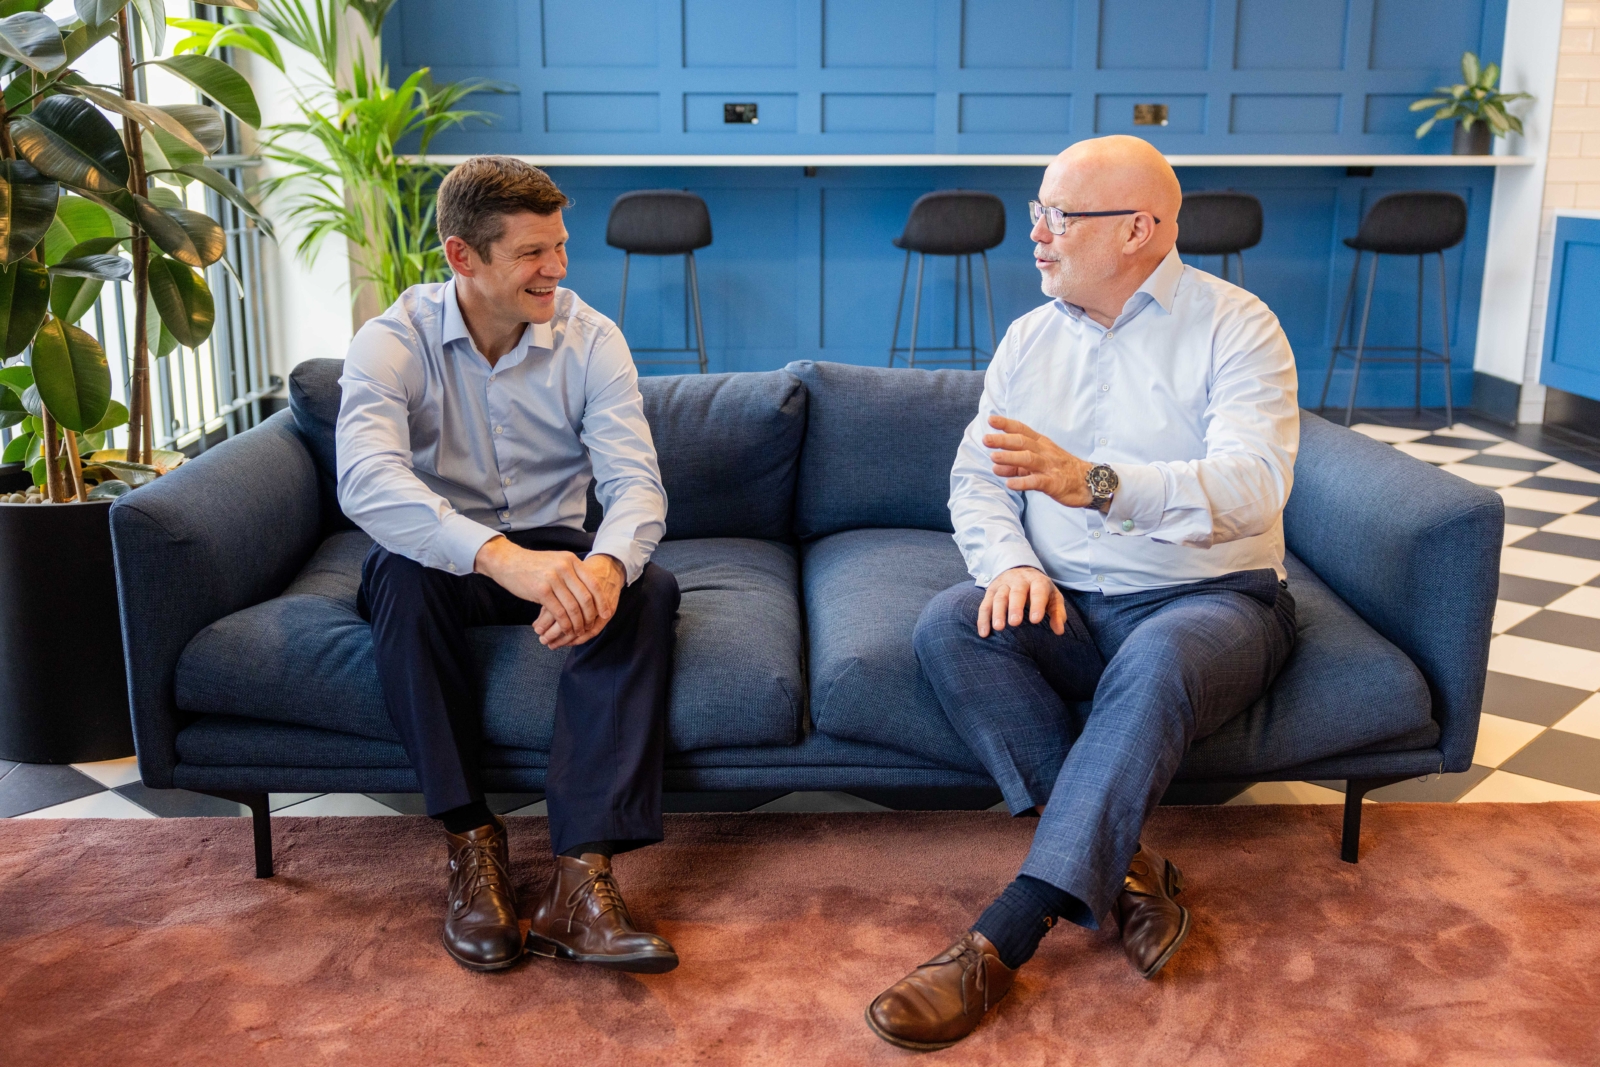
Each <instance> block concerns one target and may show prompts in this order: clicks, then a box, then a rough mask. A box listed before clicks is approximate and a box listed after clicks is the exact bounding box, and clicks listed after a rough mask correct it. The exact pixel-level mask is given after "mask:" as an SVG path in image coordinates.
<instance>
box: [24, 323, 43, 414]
mask: <svg viewBox="0 0 1600 1067" xmlns="http://www.w3.org/2000/svg"><path fill="white" fill-rule="evenodd" d="M34 340H36V341H37V340H38V338H37V337H35V338H34ZM22 406H23V407H25V408H27V409H28V414H29V415H32V416H33V418H32V420H30V421H32V422H34V423H37V425H36V426H35V427H34V432H35V433H38V434H43V433H44V424H43V423H41V422H39V420H40V419H41V418H43V417H44V401H42V400H40V399H39V384H38V383H37V382H35V383H34V384H33V385H30V386H28V387H27V388H26V389H24V390H23V391H22Z"/></svg>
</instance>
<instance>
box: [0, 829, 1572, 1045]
mask: <svg viewBox="0 0 1600 1067" xmlns="http://www.w3.org/2000/svg"><path fill="white" fill-rule="evenodd" d="M1338 818H1339V811H1338V809H1336V808H1332V807H1281V808H1273V807H1257V808H1252V807H1238V808H1167V809H1162V810H1161V811H1160V812H1159V813H1158V815H1157V816H1156V818H1155V820H1154V822H1153V824H1152V826H1151V828H1150V829H1149V831H1148V840H1149V841H1150V842H1151V843H1152V844H1155V845H1157V846H1159V847H1160V848H1162V849H1163V850H1165V851H1166V852H1167V853H1168V854H1169V855H1170V856H1171V857H1172V858H1173V859H1175V860H1176V861H1177V862H1178V863H1180V864H1181V865H1182V867H1183V869H1184V872H1185V874H1186V875H1187V878H1188V885H1189V888H1188V889H1187V891H1186V892H1185V894H1184V898H1183V899H1184V901H1185V902H1186V903H1187V904H1188V905H1189V906H1190V907H1191V908H1192V909H1193V911H1194V913H1195V917H1196V922H1197V925H1196V929H1195V931H1194V933H1193V934H1192V935H1191V936H1190V938H1189V941H1188V944H1187V945H1186V946H1185V947H1184V949H1183V951H1182V952H1180V953H1179V954H1178V956H1177V957H1176V958H1175V959H1174V961H1173V963H1172V964H1171V965H1170V966H1168V968H1167V969H1166V971H1165V972H1164V973H1163V974H1162V975H1161V976H1160V977H1159V978H1158V979H1157V980H1155V981H1153V982H1145V981H1142V980H1141V979H1139V978H1138V977H1136V976H1135V975H1134V974H1133V973H1132V972H1131V971H1130V970H1129V968H1128V966H1127V964H1126V963H1125V962H1124V961H1123V958H1122V955H1121V951H1120V948H1119V946H1118V943H1117V942H1116V940H1115V934H1114V931H1113V932H1109V933H1107V932H1102V933H1088V932H1085V931H1083V930H1079V929H1076V928H1074V927H1070V926H1063V927H1061V928H1058V929H1057V930H1056V931H1055V932H1054V933H1052V934H1051V935H1050V937H1049V938H1047V939H1046V941H1045V944H1044V946H1043V948H1042V949H1041V951H1040V953H1039V955H1038V956H1037V957H1035V959H1034V961H1033V962H1032V963H1031V964H1029V965H1028V967H1027V968H1025V969H1024V971H1023V973H1022V975H1021V977H1020V978H1019V980H1018V984H1017V986H1016V987H1015V988H1014V990H1013V992H1012V993H1011V995H1010V996H1009V997H1008V998H1007V999H1006V1000H1005V1001H1004V1002H1003V1004H1002V1006H1001V1008H1000V1010H999V1011H998V1012H997V1014H996V1015H994V1016H993V1017H992V1018H991V1020H990V1021H989V1022H988V1023H986V1024H985V1025H984V1026H983V1027H981V1028H980V1029H979V1030H978V1032H977V1033H976V1034H974V1035H973V1036H972V1037H971V1038H969V1039H968V1040H967V1041H966V1042H964V1043H962V1044H961V1045H959V1046H956V1047H955V1048H954V1049H951V1050H949V1051H947V1052H942V1053H937V1054H933V1055H932V1056H931V1057H930V1058H929V1059H927V1060H926V1061H921V1062H928V1063H934V1064H1007V1065H1035V1064H1037V1065H1046V1064H1048V1065H1051V1067H1055V1065H1060V1064H1080V1063H1081V1064H1116V1065H1121V1064H1137V1063H1149V1064H1161V1065H1180V1064H1181V1065H1191V1064H1227V1065H1230V1067H1232V1065H1240V1064H1307V1065H1311V1064H1315V1065H1318V1067H1321V1065H1327V1064H1333V1065H1337V1067H1357V1065H1365V1064H1378V1063H1427V1064H1430V1065H1474V1067H1476V1065H1483V1064H1502V1063H1504V1064H1512V1063H1515V1064H1595V1063H1600V804H1518V805H1511V804H1507V805H1496V804H1460V805H1457V804H1432V805H1421V804H1418V805H1406V804H1384V805H1378V806H1368V808H1367V810H1366V820H1367V827H1368V829H1367V833H1366V835H1365V839H1364V844H1365V847H1364V854H1363V858H1362V861H1361V863H1360V865H1358V866H1350V865H1348V864H1344V863H1341V862H1340V861H1339V859H1338V855H1337V837H1338ZM1035 825H1037V824H1036V823H1034V822H1033V821H1031V820H1025V821H1024V820H1012V819H1008V818H1006V817H1005V816H1003V815H994V814H988V813H897V814H868V815H855V814H839V815H682V816H669V817H668V830H667V832H668V843H667V844H665V845H662V846H659V847H656V848H653V849H647V850H644V851H642V852H638V853H634V854H631V855H628V856H624V857H622V858H620V859H619V860H618V863H617V867H618V871H619V877H620V879H621V881H622V885H623V889H624V890H625V892H627V894H628V898H629V901H630V903H631V905H632V907H633V910H634V912H635V914H636V915H637V916H638V917H639V919H640V920H641V923H642V924H644V925H647V926H650V927H653V928H655V929H656V930H658V931H660V932H661V933H663V934H665V935H666V936H667V937H669V938H671V939H672V941H673V942H674V943H675V944H676V945H677V947H678V951H679V953H680V954H681V955H682V957H683V961H684V962H683V965H682V966H681V967H680V968H679V969H678V970H677V971H675V972H673V973H671V974H666V975H660V976H628V975H617V974H610V973H607V972H603V971H596V970H591V969H585V968H582V967H579V966H576V965H572V964H566V963H557V962H552V961H543V960H529V961H527V962H526V963H524V964H523V965H522V966H520V967H518V968H516V969H515V970H512V971H509V972H505V973H501V974H497V975H477V974H471V973H469V972H467V971H464V970H462V969H461V968H460V967H458V966H456V965H455V964H454V963H452V962H451V961H450V960H449V959H448V958H447V957H446V956H445V954H444V952H443V950H442V949H441V948H440V947H439V941H438V937H439V922H440V917H441V913H442V903H443V896H444V876H443V873H442V859H443V842H442V840H441V834H440V832H439V830H438V829H437V828H436V827H435V826H434V825H433V824H431V823H429V822H428V821H427V820H425V819H421V818H371V819H360V818H325V819H310V818H307V819H275V820H274V830H275V836H276V841H277V851H278V871H279V874H278V876H277V877H276V878H274V879H271V880H269V881H257V880H256V879H254V878H252V877H251V873H252V868H251V863H250V836H249V824H248V821H247V820H244V819H231V820H230V819H163V820H151V821H148V822H124V821H96V820H73V821H57V822H46V821H27V820H7V821H4V822H0V1062H4V1063H6V1064H8V1065H12V1067H23V1065H32V1064H75V1065H80V1067H82V1065H92V1064H105V1065H117V1067H129V1065H135V1064H161V1065H164V1067H165V1065H183V1064H207V1065H211V1064H227V1065H229V1067H236V1065H272V1067H303V1065H310V1064H338V1065H341V1067H362V1065H367V1064H406V1065H412V1064H496V1065H507V1064H581V1065H585V1067H588V1065H613V1064H615V1065H629V1067H638V1065H647V1064H688V1063H693V1064H714V1065H720V1064H728V1065H733V1064H740V1065H742V1064H783V1065H809V1064H839V1065H852V1067H853V1065H858V1064H886V1063H908V1062H911V1061H913V1060H916V1059H917V1057H916V1055H915V1054H913V1053H907V1052H902V1051H900V1050H897V1049H894V1048H891V1047H889V1046H887V1045H885V1044H883V1043H882V1042H880V1041H879V1040H878V1039H877V1038H875V1037H873V1036H872V1034H871V1033H870V1032H869V1031H868V1030H867V1029H866V1027H865V1025H864V1024H863V1023H862V1018H861V1015H862V1010H863V1008H864V1007H865V1006H866V1004H867V1003H868V1001H870V1000H871V999H872V997H873V996H874V995H876V994H877V992H878V991H879V990H880V989H882V988H883V987H884V986H885V985H887V984H888V983H889V982H891V981H893V980H895V979H896V978H898V977H900V975H901V974H902V973H903V972H905V971H906V970H908V969H909V968H910V967H911V966H913V965H915V964H917V963H919V962H921V961H922V960H924V959H926V958H928V957H930V956H932V955H933V954H934V953H936V952H938V951H939V950H940V949H942V948H943V947H944V946H945V944H946V943H947V942H948V941H950V940H951V939H952V936H953V935H954V934H956V933H957V932H959V931H960V930H961V929H963V928H964V927H965V925H966V924H967V923H968V922H969V921H970V920H971V919H972V918H973V917H974V916H975V915H976V914H977V913H978V911H979V909H981V908H982V907H983V905H984V904H985V903H987V901H988V900H989V899H990V898H991V897H992V896H993V894H994V893H996V892H997V891H998V890H999V889H1000V888H1001V887H1002V886H1003V885H1004V884H1005V882H1006V881H1007V880H1008V879H1009V877H1010V876H1011V874H1012V873H1013V872H1014V871H1015V869H1016V866H1017V864H1018V862H1019V861H1020V860H1021V858H1022V856H1023V854H1024V852H1025V851H1026V849H1027V845H1028V840H1029V836H1030V835H1031V834H1032V832H1033V828H1034V826H1035ZM511 841H512V848H513V856H514V857H515V867H516V873H517V875H518V879H519V883H520V884H521V885H523V886H524V887H526V888H525V890H524V895H525V897H526V896H528V895H531V894H532V892H533V890H534V887H535V886H536V885H539V884H542V879H543V876H544V874H545V872H546V871H547V870H548V863H549V861H548V860H547V859H545V858H544V852H545V849H546V847H547V840H546V830H545V824H544V820H542V819H533V818H525V819H516V820H512V827H511Z"/></svg>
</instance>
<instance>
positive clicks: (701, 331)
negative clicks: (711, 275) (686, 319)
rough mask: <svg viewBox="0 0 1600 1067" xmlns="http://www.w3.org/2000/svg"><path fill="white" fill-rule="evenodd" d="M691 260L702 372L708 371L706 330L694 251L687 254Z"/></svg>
mask: <svg viewBox="0 0 1600 1067" xmlns="http://www.w3.org/2000/svg"><path fill="white" fill-rule="evenodd" d="M684 258H686V259H687V260H688V261H689V289H690V292H691V293H692V295H693V297H694V340H695V345H696V346H697V347H698V348H699V349H700V373H701V374H704V373H705V372H706V330H705V322H704V317H703V316H702V315H701V314H700V273H699V271H697V270H696V269H695V265H694V253H693V252H690V253H689V254H688V255H687V256H685V257H684Z"/></svg>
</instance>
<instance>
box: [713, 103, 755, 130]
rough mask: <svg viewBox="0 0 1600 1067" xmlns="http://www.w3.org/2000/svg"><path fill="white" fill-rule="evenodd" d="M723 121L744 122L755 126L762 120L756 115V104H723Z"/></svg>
mask: <svg viewBox="0 0 1600 1067" xmlns="http://www.w3.org/2000/svg"><path fill="white" fill-rule="evenodd" d="M722 121H723V122H729V123H733V122H744V123H749V124H750V125H751V126H754V125H756V124H758V123H759V122H760V121H761V120H760V119H759V118H757V117H756V105H754V104H723V105H722Z"/></svg>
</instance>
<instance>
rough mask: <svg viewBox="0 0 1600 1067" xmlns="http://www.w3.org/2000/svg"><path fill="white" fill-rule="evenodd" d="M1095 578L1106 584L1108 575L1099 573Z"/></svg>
mask: <svg viewBox="0 0 1600 1067" xmlns="http://www.w3.org/2000/svg"><path fill="white" fill-rule="evenodd" d="M1094 580H1095V581H1097V582H1100V583H1101V584H1104V583H1105V580H1106V576H1105V575H1103V574H1097V575H1095V576H1094Z"/></svg>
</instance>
